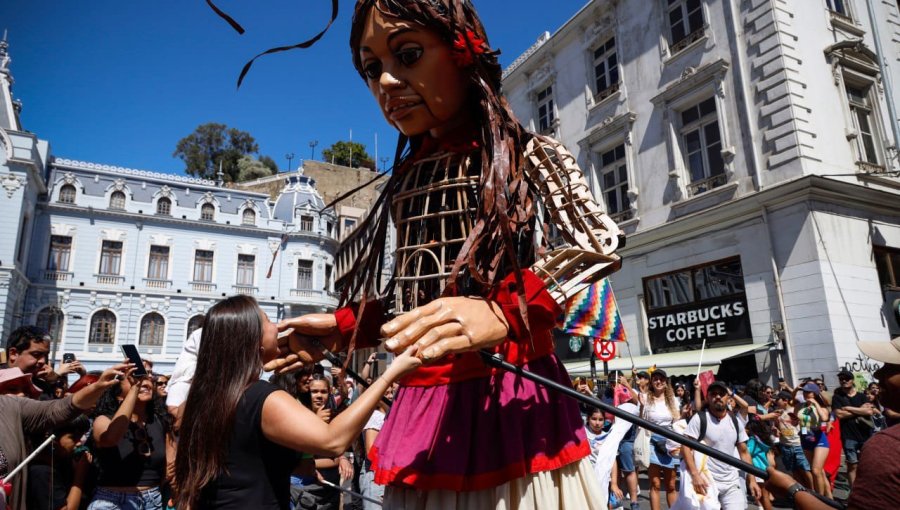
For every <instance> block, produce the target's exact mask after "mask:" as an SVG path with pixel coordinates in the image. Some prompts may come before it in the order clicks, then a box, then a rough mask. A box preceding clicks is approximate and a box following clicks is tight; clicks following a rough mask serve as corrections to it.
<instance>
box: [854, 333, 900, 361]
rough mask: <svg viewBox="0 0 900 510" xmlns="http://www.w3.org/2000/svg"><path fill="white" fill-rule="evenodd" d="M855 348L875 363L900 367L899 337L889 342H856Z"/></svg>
mask: <svg viewBox="0 0 900 510" xmlns="http://www.w3.org/2000/svg"><path fill="white" fill-rule="evenodd" d="M856 346H857V347H859V350H860V351H862V353H863V354H865V355H866V356H868V357H870V358H872V359H874V360H875V361H880V362H882V363H889V364H891V365H900V336H895V337H894V338H893V339H892V340H891V341H890V342H878V341H864V342H856Z"/></svg>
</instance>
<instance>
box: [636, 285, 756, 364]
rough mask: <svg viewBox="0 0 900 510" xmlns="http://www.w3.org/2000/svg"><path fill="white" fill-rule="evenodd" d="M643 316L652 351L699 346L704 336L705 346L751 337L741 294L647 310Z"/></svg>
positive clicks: (745, 299)
mask: <svg viewBox="0 0 900 510" xmlns="http://www.w3.org/2000/svg"><path fill="white" fill-rule="evenodd" d="M647 318H648V321H647V322H648V327H647V329H648V330H649V333H650V345H651V347H652V348H653V352H667V351H681V350H689V349H694V348H696V349H699V348H700V347H701V346H702V345H703V340H704V339H706V345H707V347H709V346H716V345H717V344H738V343H742V341H747V342H750V341H752V336H751V333H750V317H749V314H748V313H747V297H746V296H745V295H744V294H739V295H733V296H729V297H728V298H722V299H721V300H716V301H704V302H702V303H692V304H690V305H684V306H678V307H670V308H667V309H665V310H664V311H659V312H652V311H651V312H648V313H647Z"/></svg>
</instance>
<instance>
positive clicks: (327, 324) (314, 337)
mask: <svg viewBox="0 0 900 510" xmlns="http://www.w3.org/2000/svg"><path fill="white" fill-rule="evenodd" d="M278 332H279V337H278V357H277V358H275V359H274V360H272V361H270V362H268V363H266V365H265V366H264V367H263V369H265V370H266V371H267V372H271V371H273V370H274V371H275V373H277V374H283V373H287V372H293V371H295V370H299V369H301V368H303V366H304V365H312V364H313V363H315V362H316V361H319V360H321V359H324V357H325V355H324V354H323V353H322V348H321V347H319V346H318V345H315V343H316V342H318V343H320V344H322V346H323V347H325V348H326V349H328V350H329V351H332V352H335V351H339V350H340V348H341V332H340V331H339V330H338V327H337V320H336V319H335V317H334V314H330V313H312V314H308V315H301V316H300V317H294V318H293V319H287V320H283V321H281V322H279V323H278ZM282 333H284V334H283V335H282Z"/></svg>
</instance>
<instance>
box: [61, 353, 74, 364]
mask: <svg viewBox="0 0 900 510" xmlns="http://www.w3.org/2000/svg"><path fill="white" fill-rule="evenodd" d="M73 361H75V354H73V353H71V352H67V353H64V354H63V363H71V362H73Z"/></svg>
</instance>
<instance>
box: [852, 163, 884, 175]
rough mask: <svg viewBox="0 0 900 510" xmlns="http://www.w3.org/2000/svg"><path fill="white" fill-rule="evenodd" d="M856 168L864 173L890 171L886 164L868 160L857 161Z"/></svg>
mask: <svg viewBox="0 0 900 510" xmlns="http://www.w3.org/2000/svg"><path fill="white" fill-rule="evenodd" d="M856 168H857V170H858V171H859V172H860V173H864V174H882V173H888V172H887V168H885V167H884V165H879V164H878V163H869V162H868V161H857V162H856Z"/></svg>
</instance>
